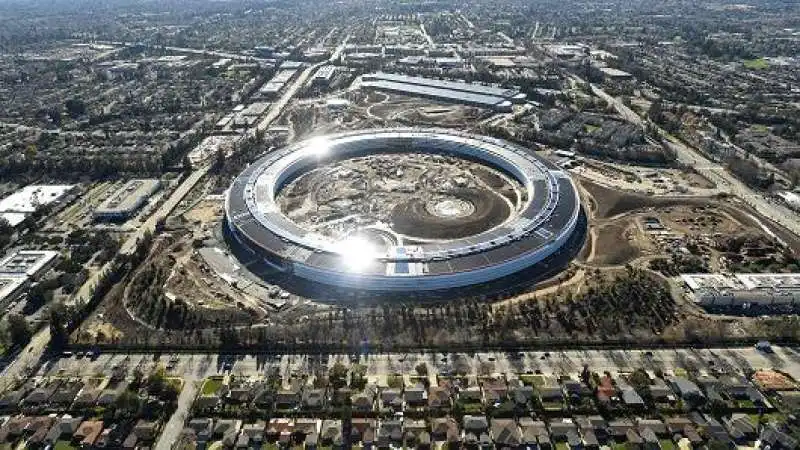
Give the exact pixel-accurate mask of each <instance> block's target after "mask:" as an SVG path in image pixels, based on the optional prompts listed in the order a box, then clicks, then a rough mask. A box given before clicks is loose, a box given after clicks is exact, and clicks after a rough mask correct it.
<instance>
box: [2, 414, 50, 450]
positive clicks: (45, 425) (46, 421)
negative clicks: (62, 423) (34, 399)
mask: <svg viewBox="0 0 800 450" xmlns="http://www.w3.org/2000/svg"><path fill="white" fill-rule="evenodd" d="M55 422H56V418H55V417H49V416H39V417H33V418H31V421H30V422H29V423H28V425H27V426H26V427H25V433H26V434H28V435H30V437H29V438H28V441H27V443H26V446H27V448H39V447H43V446H44V445H45V439H46V438H47V433H49V432H50V429H51V428H52V427H53V424H54V423H55ZM0 442H3V441H2V440H0Z"/></svg>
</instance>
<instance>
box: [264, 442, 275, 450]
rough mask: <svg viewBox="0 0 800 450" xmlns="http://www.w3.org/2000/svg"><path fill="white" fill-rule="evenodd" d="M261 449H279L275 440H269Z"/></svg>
mask: <svg viewBox="0 0 800 450" xmlns="http://www.w3.org/2000/svg"><path fill="white" fill-rule="evenodd" d="M261 450H278V445H277V444H275V443H274V442H267V443H265V444H264V445H262V446H261Z"/></svg>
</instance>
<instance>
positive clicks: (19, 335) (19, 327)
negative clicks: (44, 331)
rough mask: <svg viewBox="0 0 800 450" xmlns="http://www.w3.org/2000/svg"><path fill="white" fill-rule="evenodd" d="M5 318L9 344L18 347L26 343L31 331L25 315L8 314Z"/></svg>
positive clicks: (28, 340)
mask: <svg viewBox="0 0 800 450" xmlns="http://www.w3.org/2000/svg"><path fill="white" fill-rule="evenodd" d="M6 320H8V337H9V340H10V341H11V344H12V345H18V346H20V347H24V346H25V345H27V344H28V342H30V340H31V336H32V335H33V332H32V331H31V327H30V325H28V321H27V320H25V317H23V316H22V315H20V314H9V316H8V319H6Z"/></svg>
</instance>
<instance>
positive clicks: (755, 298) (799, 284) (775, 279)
mask: <svg viewBox="0 0 800 450" xmlns="http://www.w3.org/2000/svg"><path fill="white" fill-rule="evenodd" d="M681 279H682V280H683V282H684V284H685V287H686V292H687V295H688V297H689V298H690V299H691V300H692V301H694V302H695V303H697V304H699V305H701V306H741V307H747V306H749V305H760V306H769V305H798V304H800V274H793V273H747V274H736V275H721V274H683V275H681Z"/></svg>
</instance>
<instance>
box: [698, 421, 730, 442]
mask: <svg viewBox="0 0 800 450" xmlns="http://www.w3.org/2000/svg"><path fill="white" fill-rule="evenodd" d="M703 430H704V432H705V435H706V438H707V439H708V440H717V441H720V442H731V437H730V435H729V434H728V430H727V429H726V428H725V426H724V425H722V424H721V423H720V422H719V421H718V420H717V419H715V418H713V417H708V416H707V417H706V426H705V428H703ZM731 443H732V442H731Z"/></svg>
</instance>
